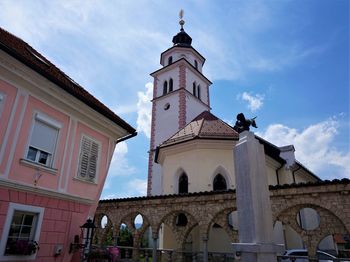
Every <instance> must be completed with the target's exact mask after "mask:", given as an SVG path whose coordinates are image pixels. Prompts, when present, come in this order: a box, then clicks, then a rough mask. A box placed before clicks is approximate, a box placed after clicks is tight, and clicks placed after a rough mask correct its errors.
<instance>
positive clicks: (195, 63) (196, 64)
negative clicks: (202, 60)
mask: <svg viewBox="0 0 350 262" xmlns="http://www.w3.org/2000/svg"><path fill="white" fill-rule="evenodd" d="M194 67H195V68H196V69H198V62H197V60H194Z"/></svg>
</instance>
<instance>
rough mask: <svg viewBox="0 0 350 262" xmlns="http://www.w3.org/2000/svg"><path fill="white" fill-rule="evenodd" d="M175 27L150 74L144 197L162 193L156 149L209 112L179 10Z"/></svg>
mask: <svg viewBox="0 0 350 262" xmlns="http://www.w3.org/2000/svg"><path fill="white" fill-rule="evenodd" d="M179 24H180V26H181V28H180V32H179V33H177V34H176V35H175V36H174V37H173V41H172V42H173V46H172V47H170V48H169V49H167V50H165V51H164V52H163V53H161V55H160V64H161V65H162V67H161V68H160V69H158V70H157V71H155V72H153V73H151V76H152V77H153V78H154V80H153V99H152V123H151V141H150V150H149V161H148V184H147V194H148V195H161V194H163V192H162V186H161V185H162V183H161V182H162V175H163V174H162V170H161V166H160V165H159V164H157V163H155V162H154V159H155V150H156V148H157V146H159V145H160V144H161V143H162V142H164V141H165V140H167V139H168V138H170V137H171V136H172V135H174V134H175V133H176V132H177V131H179V130H180V129H181V128H183V127H184V126H185V125H186V124H188V123H189V122H190V121H191V120H192V119H194V118H195V117H196V116H197V115H199V114H200V113H202V112H203V111H210V102H209V86H210V85H211V82H210V80H208V79H207V78H206V77H205V76H204V75H203V74H202V68H203V65H204V62H205V58H204V57H203V56H202V55H201V54H200V53H199V52H198V51H197V50H196V49H194V48H193V47H192V45H191V44H192V38H191V37H190V36H189V35H188V34H187V33H186V32H185V30H184V24H185V21H184V20H183V11H181V12H180V22H179Z"/></svg>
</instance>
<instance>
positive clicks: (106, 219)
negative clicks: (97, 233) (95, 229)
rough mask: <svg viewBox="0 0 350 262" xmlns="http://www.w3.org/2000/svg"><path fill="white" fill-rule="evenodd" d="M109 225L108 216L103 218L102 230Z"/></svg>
mask: <svg viewBox="0 0 350 262" xmlns="http://www.w3.org/2000/svg"><path fill="white" fill-rule="evenodd" d="M107 223H108V217H107V216H106V215H104V216H103V217H102V218H101V228H102V229H104V228H105V227H106V226H107Z"/></svg>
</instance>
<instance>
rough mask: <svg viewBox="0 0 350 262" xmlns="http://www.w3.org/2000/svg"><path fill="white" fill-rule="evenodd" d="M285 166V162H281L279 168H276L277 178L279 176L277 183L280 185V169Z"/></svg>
mask: <svg viewBox="0 0 350 262" xmlns="http://www.w3.org/2000/svg"><path fill="white" fill-rule="evenodd" d="M283 166H284V164H281V166H280V167H279V168H277V169H276V178H277V185H280V178H279V174H278V171H279V170H281V168H282V167H283Z"/></svg>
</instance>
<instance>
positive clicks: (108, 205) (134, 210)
mask: <svg viewBox="0 0 350 262" xmlns="http://www.w3.org/2000/svg"><path fill="white" fill-rule="evenodd" d="M349 192H350V180H347V179H343V180H333V181H323V182H318V183H314V184H310V183H308V184H297V185H295V184H294V185H283V186H270V197H271V205H272V215H273V220H274V222H276V221H281V222H282V223H283V224H286V225H289V226H290V227H292V228H293V229H294V230H295V231H296V232H297V233H299V234H300V236H301V237H302V239H303V241H304V243H305V245H306V248H308V250H309V251H310V254H315V252H316V248H317V245H318V243H319V242H320V241H321V240H322V239H323V238H324V237H325V236H327V235H330V234H334V233H340V234H349V233H350V195H349ZM304 207H309V208H313V209H314V210H316V211H317V212H318V214H319V216H320V223H319V226H318V227H317V228H315V229H314V230H304V229H302V228H301V227H300V226H299V225H298V223H297V219H296V217H297V214H298V212H299V211H300V209H302V208H304ZM234 210H236V197H235V191H234V190H230V191H224V192H200V193H189V194H185V195H167V196H153V197H137V198H128V199H114V200H101V201H100V203H99V206H98V208H97V211H96V215H95V224H96V225H97V226H99V228H98V229H97V230H96V238H97V239H98V240H100V241H101V240H102V239H103V234H104V232H105V230H104V229H102V228H101V227H100V225H101V219H102V217H103V216H107V217H108V223H109V227H113V230H114V232H113V234H114V235H117V234H118V231H119V228H120V225H121V224H122V223H124V224H126V225H127V226H128V228H129V229H130V230H131V232H132V234H133V236H134V247H135V248H138V247H139V244H140V237H141V236H142V235H143V233H144V232H145V230H146V229H147V228H148V227H149V226H150V227H151V229H152V236H153V238H154V239H156V238H158V232H159V228H160V227H161V225H162V223H165V224H166V225H167V226H169V227H170V228H171V229H172V231H173V233H174V236H175V238H176V241H177V244H178V246H177V249H179V250H183V248H184V243H185V240H186V238H187V236H188V234H189V233H190V232H191V230H192V229H193V228H194V227H195V226H198V227H199V230H200V234H201V237H202V239H203V240H204V239H208V237H210V236H209V235H208V234H209V230H210V228H211V227H212V226H213V225H214V224H218V225H220V226H221V227H222V228H223V229H224V230H225V231H226V232H227V234H228V235H229V236H230V238H231V240H232V242H237V241H238V232H237V231H236V230H234V229H233V228H232V226H230V225H229V223H228V219H227V216H228V214H230V213H231V212H232V211H234ZM181 213H182V214H185V215H186V217H187V220H188V223H187V225H186V226H177V225H176V217H177V216H178V215H179V214H181ZM138 214H141V215H142V217H143V225H142V227H141V228H140V229H136V228H135V226H134V219H135V217H136V216H137V215H138Z"/></svg>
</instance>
